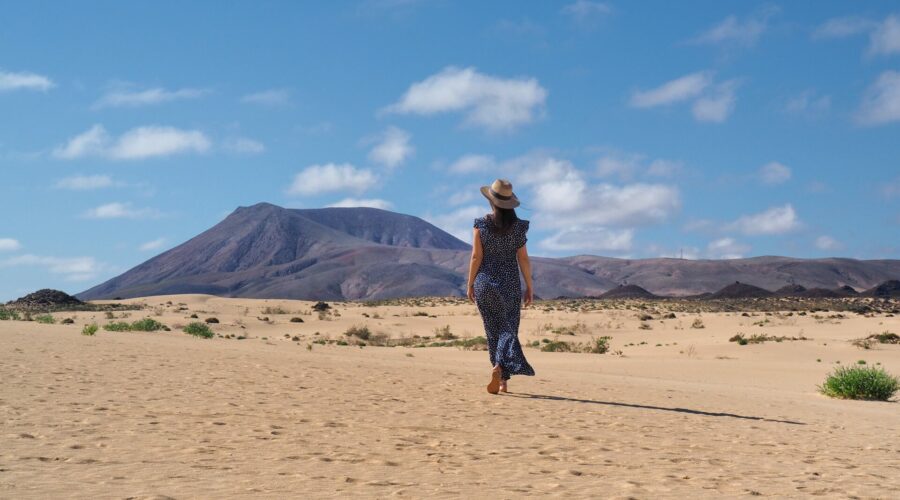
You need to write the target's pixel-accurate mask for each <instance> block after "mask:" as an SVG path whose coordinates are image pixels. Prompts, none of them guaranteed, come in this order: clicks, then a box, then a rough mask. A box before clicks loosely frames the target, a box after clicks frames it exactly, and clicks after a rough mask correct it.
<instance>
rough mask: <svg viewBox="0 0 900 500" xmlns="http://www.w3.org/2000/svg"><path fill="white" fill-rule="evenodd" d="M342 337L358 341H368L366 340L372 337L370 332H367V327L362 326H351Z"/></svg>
mask: <svg viewBox="0 0 900 500" xmlns="http://www.w3.org/2000/svg"><path fill="white" fill-rule="evenodd" d="M344 335H346V336H348V337H356V338H358V339H360V340H368V338H369V337H370V336H371V335H372V332H371V331H369V327H368V326H366V325H362V326H356V325H354V326H351V327H350V328H348V329H347V331H346V332H344Z"/></svg>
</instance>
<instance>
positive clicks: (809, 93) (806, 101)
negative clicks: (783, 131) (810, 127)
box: [784, 89, 831, 114]
mask: <svg viewBox="0 0 900 500" xmlns="http://www.w3.org/2000/svg"><path fill="white" fill-rule="evenodd" d="M784 108H785V111H787V112H789V113H797V114H800V113H809V114H819V113H824V112H826V111H828V110H829V109H830V108H831V96H829V95H819V94H818V93H817V92H816V91H815V90H813V89H807V90H804V91H803V92H801V93H800V94H798V95H796V96H794V97H791V98H790V99H788V100H787V103H785V107H784Z"/></svg>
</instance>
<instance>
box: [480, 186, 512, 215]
mask: <svg viewBox="0 0 900 500" xmlns="http://www.w3.org/2000/svg"><path fill="white" fill-rule="evenodd" d="M481 194H483V195H484V197H485V198H487V199H488V200H490V202H491V203H493V204H494V205H496V206H498V207H500V208H516V207H518V206H519V199H518V198H516V194H515V193H513V190H512V183H511V182H509V181H508V180H506V179H497V180H495V181H494V183H493V184H491V185H490V186H481Z"/></svg>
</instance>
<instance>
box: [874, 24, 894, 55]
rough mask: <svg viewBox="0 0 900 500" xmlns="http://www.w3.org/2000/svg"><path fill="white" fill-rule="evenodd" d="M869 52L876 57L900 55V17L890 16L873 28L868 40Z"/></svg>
mask: <svg viewBox="0 0 900 500" xmlns="http://www.w3.org/2000/svg"><path fill="white" fill-rule="evenodd" d="M869 52H870V53H871V54H876V55H891V54H898V53H900V17H898V16H895V15H890V16H888V17H887V18H886V19H885V20H884V21H883V22H882V23H881V24H880V25H878V26H877V27H876V28H875V30H874V31H873V32H872V35H871V36H870V38H869Z"/></svg>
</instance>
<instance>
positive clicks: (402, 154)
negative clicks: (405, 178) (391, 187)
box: [368, 127, 415, 168]
mask: <svg viewBox="0 0 900 500" xmlns="http://www.w3.org/2000/svg"><path fill="white" fill-rule="evenodd" d="M410 139H411V136H410V135H409V133H408V132H406V131H404V130H401V129H399V128H397V127H388V128H387V130H385V131H384V133H382V134H381V136H380V138H379V142H378V144H376V145H375V147H373V148H372V150H371V151H369V157H368V158H369V160H371V161H373V162H375V163H378V164H381V165H384V166H386V167H388V168H396V167H399V166H400V165H402V164H403V162H405V161H406V160H407V159H408V158H409V157H411V156H412V155H413V154H414V153H415V148H413V146H412V144H410Z"/></svg>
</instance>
